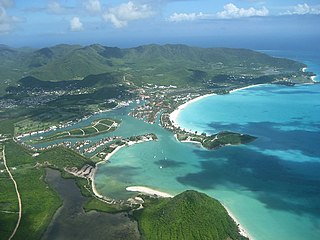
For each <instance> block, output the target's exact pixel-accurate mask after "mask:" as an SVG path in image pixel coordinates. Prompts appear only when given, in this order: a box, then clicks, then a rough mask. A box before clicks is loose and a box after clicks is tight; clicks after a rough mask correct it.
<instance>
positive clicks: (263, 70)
mask: <svg viewBox="0 0 320 240" xmlns="http://www.w3.org/2000/svg"><path fill="white" fill-rule="evenodd" d="M0 61H1V65H0V71H1V76H0V81H1V82H2V83H3V82H5V83H6V84H7V85H12V84H14V83H15V82H17V81H18V80H19V79H21V78H23V77H27V76H32V77H35V78H38V79H40V80H45V81H48V80H50V81H62V80H81V79H83V78H84V77H86V76H88V75H90V74H100V73H106V72H119V73H121V74H125V75H126V76H127V77H128V78H129V79H130V80H131V81H133V82H135V83H137V84H142V83H157V84H174V85H177V86H179V85H180V86H182V85H185V84H186V83H187V84H189V85H199V84H200V85H201V84H203V83H205V82H207V81H211V80H212V79H215V78H218V79H219V76H236V77H237V76H241V77H261V76H265V75H277V74H279V73H281V74H284V73H286V74H288V73H290V74H292V73H294V72H298V73H301V69H302V68H303V67H305V65H304V64H302V63H298V62H295V61H292V60H288V59H281V58H274V57H271V56H268V55H266V54H263V53H259V52H255V51H252V50H247V49H229V48H198V47H189V46H186V45H169V44H168V45H145V46H139V47H135V48H127V49H120V48H117V47H106V46H101V45H97V44H95V45H90V46H85V47H83V46H80V45H66V44H61V45H57V46H54V47H47V48H42V49H31V48H19V49H15V48H10V47H8V46H5V45H0Z"/></svg>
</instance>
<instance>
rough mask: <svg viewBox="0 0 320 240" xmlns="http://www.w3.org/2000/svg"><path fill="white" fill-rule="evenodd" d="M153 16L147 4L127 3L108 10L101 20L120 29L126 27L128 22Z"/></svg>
mask: <svg viewBox="0 0 320 240" xmlns="http://www.w3.org/2000/svg"><path fill="white" fill-rule="evenodd" d="M152 15H154V12H153V11H152V9H151V7H150V6H149V5H147V4H142V5H140V4H134V3H133V2H131V1H129V2H128V3H123V4H120V5H118V6H116V7H112V8H109V9H108V10H107V11H106V13H105V14H104V15H103V19H104V20H105V21H107V22H111V23H112V24H113V26H115V27H116V28H122V27H125V26H127V25H128V22H130V21H134V20H139V19H144V18H148V17H150V16H152Z"/></svg>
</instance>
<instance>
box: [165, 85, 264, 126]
mask: <svg viewBox="0 0 320 240" xmlns="http://www.w3.org/2000/svg"><path fill="white" fill-rule="evenodd" d="M261 85H266V84H254V85H249V86H246V87H242V88H237V89H234V90H231V91H230V92H229V93H234V92H237V91H240V90H243V89H247V88H252V87H256V86H261ZM215 95H217V94H216V93H210V94H205V95H203V96H200V97H196V98H194V99H192V100H190V101H188V102H186V103H184V104H182V105H180V106H179V107H178V108H177V109H175V110H174V111H173V112H172V113H170V121H171V123H172V124H173V126H175V127H176V128H178V127H180V126H179V124H178V122H177V118H178V116H179V113H180V111H182V110H183V109H184V108H186V107H187V106H188V105H189V104H192V103H194V102H197V101H199V100H201V99H203V98H206V97H209V96H215Z"/></svg>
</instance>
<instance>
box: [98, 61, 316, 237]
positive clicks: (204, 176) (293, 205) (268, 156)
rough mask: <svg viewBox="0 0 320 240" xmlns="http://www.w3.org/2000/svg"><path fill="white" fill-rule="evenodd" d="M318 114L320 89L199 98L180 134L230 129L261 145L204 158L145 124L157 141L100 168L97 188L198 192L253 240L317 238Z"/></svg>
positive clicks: (182, 119) (262, 89) (182, 118)
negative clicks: (219, 206)
mask: <svg viewBox="0 0 320 240" xmlns="http://www.w3.org/2000/svg"><path fill="white" fill-rule="evenodd" d="M315 65H316V66H319V65H317V64H315ZM319 110H320V85H318V84H317V85H299V86H295V87H285V86H270V85H264V86H257V87H254V88H250V89H245V90H241V91H237V92H234V93H232V94H229V95H223V96H211V97H208V98H205V99H202V100H200V101H198V102H195V103H193V104H192V105H189V106H188V107H187V108H185V109H184V110H183V111H182V112H181V113H180V115H179V116H178V123H179V124H180V125H181V126H182V127H183V128H185V129H192V130H193V131H194V130H197V131H198V132H207V133H215V132H217V131H222V130H231V131H237V132H242V133H249V134H251V135H254V136H257V137H258V139H257V140H256V141H254V142H252V143H251V144H248V145H242V146H231V147H224V148H221V149H218V150H215V151H207V150H204V149H202V148H201V147H199V146H197V145H193V144H190V143H188V144H187V143H184V144H182V143H178V142H177V141H176V140H175V139H174V137H173V136H172V134H171V133H169V132H167V131H166V130H163V129H161V128H159V127H158V126H156V125H154V126H151V125H148V124H144V123H141V125H140V127H141V126H143V125H144V126H145V128H148V129H150V130H153V132H155V133H156V134H157V135H158V137H159V140H158V141H157V142H148V143H143V144H137V145H134V146H131V147H125V148H123V149H121V150H120V151H119V152H118V153H117V154H115V155H114V156H113V157H112V158H111V163H108V164H105V165H102V166H101V167H100V168H99V170H98V173H97V176H96V186H97V189H98V191H99V192H101V193H102V194H105V195H109V196H113V197H118V198H126V197H128V196H129V195H131V193H127V192H125V187H126V186H132V185H143V186H148V187H152V188H155V189H158V190H162V191H165V192H168V193H171V194H177V193H179V192H181V191H183V190H186V189H196V190H199V191H202V192H205V193H207V194H209V195H210V196H212V197H215V198H217V199H219V200H220V201H221V202H222V203H223V204H224V205H225V206H227V207H228V208H229V209H230V210H231V211H232V212H233V213H234V215H236V217H237V218H238V219H239V220H240V222H241V224H242V225H243V226H244V227H245V228H247V229H248V231H249V233H250V234H251V235H252V236H253V238H254V239H258V240H259V239H262V240H263V239H297V240H298V239H317V238H318V236H320V209H319V206H318V203H319V202H320V174H319V172H320V148H319V143H320V124H319V123H320V111H319ZM126 121H128V122H131V121H136V120H132V119H130V118H127V119H126ZM134 131H138V129H137V128H135V130H134ZM160 167H161V168H160Z"/></svg>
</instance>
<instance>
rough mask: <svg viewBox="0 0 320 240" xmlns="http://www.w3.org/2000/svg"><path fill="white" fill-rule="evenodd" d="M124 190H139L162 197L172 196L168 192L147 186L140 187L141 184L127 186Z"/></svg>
mask: <svg viewBox="0 0 320 240" xmlns="http://www.w3.org/2000/svg"><path fill="white" fill-rule="evenodd" d="M126 190H127V191H130V192H140V193H143V194H147V195H157V196H159V197H164V198H172V197H173V196H172V195H170V194H168V193H165V192H161V191H157V190H154V189H152V188H148V187H142V186H131V187H127V188H126Z"/></svg>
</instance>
